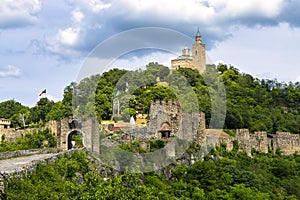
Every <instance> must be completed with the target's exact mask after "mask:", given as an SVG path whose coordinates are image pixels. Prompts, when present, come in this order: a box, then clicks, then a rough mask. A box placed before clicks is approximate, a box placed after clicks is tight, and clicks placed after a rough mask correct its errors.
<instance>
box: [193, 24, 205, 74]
mask: <svg viewBox="0 0 300 200" xmlns="http://www.w3.org/2000/svg"><path fill="white" fill-rule="evenodd" d="M195 40H196V43H195V44H193V46H192V50H193V61H192V65H193V66H194V67H195V68H196V69H198V71H199V72H200V74H203V73H204V72H205V70H206V52H205V44H203V43H202V36H201V34H200V31H199V29H198V31H197V33H196V37H195Z"/></svg>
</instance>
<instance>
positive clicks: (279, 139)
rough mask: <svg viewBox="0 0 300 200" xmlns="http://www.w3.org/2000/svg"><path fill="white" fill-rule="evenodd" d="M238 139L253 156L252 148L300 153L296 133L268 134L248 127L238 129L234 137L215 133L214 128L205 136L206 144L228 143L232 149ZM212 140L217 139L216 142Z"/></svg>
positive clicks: (286, 153)
mask: <svg viewBox="0 0 300 200" xmlns="http://www.w3.org/2000/svg"><path fill="white" fill-rule="evenodd" d="M234 140H236V141H237V142H238V145H239V150H241V151H244V152H246V153H247V155H249V156H251V150H252V149H255V150H257V151H260V152H263V153H268V152H269V151H271V152H273V153H275V152H276V151H277V150H281V151H282V153H283V154H284V155H290V154H293V153H296V152H298V153H300V137H299V135H296V134H291V133H285V132H277V133H276V134H268V133H267V132H265V131H260V132H255V133H253V134H251V133H249V130H248V129H239V130H236V134H235V136H234V137H232V136H229V135H226V134H223V135H218V134H217V135H216V134H213V130H210V131H208V133H207V134H206V138H205V144H206V145H209V144H214V145H216V146H219V145H220V144H221V143H226V144H227V150H232V148H233V141H234ZM212 141H215V142H214V143H213V142H212Z"/></svg>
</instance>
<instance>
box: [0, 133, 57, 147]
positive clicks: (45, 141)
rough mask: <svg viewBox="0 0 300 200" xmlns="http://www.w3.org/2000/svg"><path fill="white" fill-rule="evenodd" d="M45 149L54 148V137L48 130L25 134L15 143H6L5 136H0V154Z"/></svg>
mask: <svg viewBox="0 0 300 200" xmlns="http://www.w3.org/2000/svg"><path fill="white" fill-rule="evenodd" d="M46 147H47V148H49V147H56V137H55V136H54V135H53V134H52V133H51V131H50V130H49V129H45V130H41V131H36V132H33V133H27V134H25V135H24V136H23V137H21V138H17V139H16V141H15V142H10V141H7V140H6V139H5V135H2V138H1V142H0V152H5V151H16V150H23V149H38V148H46Z"/></svg>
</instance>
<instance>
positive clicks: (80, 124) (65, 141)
mask: <svg viewBox="0 0 300 200" xmlns="http://www.w3.org/2000/svg"><path fill="white" fill-rule="evenodd" d="M46 127H48V128H49V129H50V130H51V131H52V132H53V133H54V134H55V135H56V137H57V148H61V149H64V150H68V149H71V148H72V139H71V138H72V135H74V134H75V133H80V134H81V135H82V146H84V147H85V148H87V149H88V150H90V151H92V152H93V153H97V154H99V148H100V146H99V143H100V142H99V123H98V121H97V120H93V119H87V120H82V119H67V118H64V119H62V120H57V121H50V122H48V123H47V124H46Z"/></svg>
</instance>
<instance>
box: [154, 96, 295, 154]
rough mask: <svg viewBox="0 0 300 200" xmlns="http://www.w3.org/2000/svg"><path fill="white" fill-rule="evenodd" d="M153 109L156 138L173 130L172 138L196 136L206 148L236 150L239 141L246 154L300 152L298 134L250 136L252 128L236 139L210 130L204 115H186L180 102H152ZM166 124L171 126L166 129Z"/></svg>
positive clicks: (242, 132) (199, 142) (240, 148)
mask: <svg viewBox="0 0 300 200" xmlns="http://www.w3.org/2000/svg"><path fill="white" fill-rule="evenodd" d="M150 110H151V111H150V122H149V130H150V132H154V133H155V138H162V131H166V129H167V128H169V130H170V132H171V135H178V136H180V137H181V138H184V137H185V135H190V134H189V133H193V134H192V135H193V136H195V137H194V138H188V139H193V140H194V142H196V143H197V144H199V145H203V144H204V146H207V145H214V146H220V145H221V143H226V144H227V146H226V148H227V150H232V148H233V142H234V141H235V140H236V141H237V142H238V144H239V150H241V151H245V152H246V153H247V154H248V155H251V150H252V149H255V150H257V151H260V152H263V153H267V152H269V151H272V152H274V153H275V152H276V151H277V150H281V151H282V153H283V154H285V155H290V154H293V153H295V152H299V153H300V137H299V135H298V134H291V133H286V132H277V133H276V134H268V133H267V132H265V131H260V132H255V133H250V132H249V130H248V129H238V130H236V134H235V136H229V135H228V134H226V133H225V132H223V131H222V130H214V129H206V128H205V114H204V113H202V112H200V113H192V114H188V113H183V112H182V111H181V109H180V104H179V102H177V101H171V100H169V101H159V100H157V101H155V102H152V103H151V109H150ZM183 119H185V120H183ZM166 124H168V125H170V126H169V127H168V126H165V125H166ZM180 134H182V135H180Z"/></svg>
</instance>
